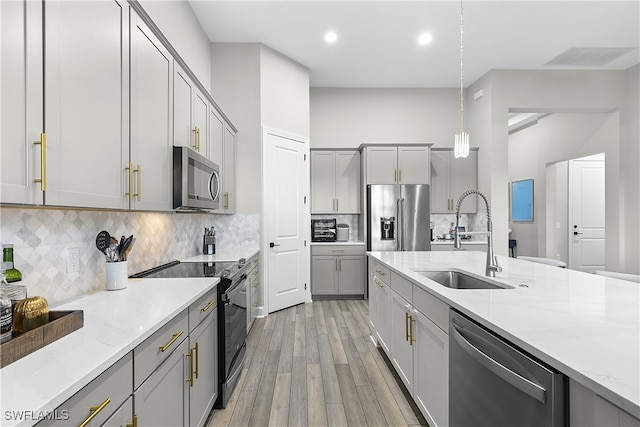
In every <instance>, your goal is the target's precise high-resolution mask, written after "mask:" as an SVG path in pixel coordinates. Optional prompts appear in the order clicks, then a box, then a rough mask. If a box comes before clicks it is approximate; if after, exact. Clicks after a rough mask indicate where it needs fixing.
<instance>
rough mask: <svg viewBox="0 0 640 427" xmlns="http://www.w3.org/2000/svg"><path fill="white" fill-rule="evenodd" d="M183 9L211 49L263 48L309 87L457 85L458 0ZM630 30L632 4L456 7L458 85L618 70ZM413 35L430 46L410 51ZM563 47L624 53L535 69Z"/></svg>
mask: <svg viewBox="0 0 640 427" xmlns="http://www.w3.org/2000/svg"><path fill="white" fill-rule="evenodd" d="M190 3H191V5H192V8H193V10H194V12H195V13H196V15H197V16H198V19H199V20H200V22H201V24H202V26H203V28H204V29H205V31H206V33H207V35H208V37H209V39H210V40H211V41H213V42H260V43H264V44H265V45H267V46H269V47H271V48H273V49H275V50H276V51H278V52H280V53H282V54H284V55H286V56H288V57H290V58H292V59H293V60H295V61H297V62H299V63H300V64H302V65H304V66H306V67H308V68H309V70H310V83H311V86H313V87H428V88H450V87H459V86H460V2H458V1H326V0H324V1H267V0H263V1H242V0H235V1H217V0H190ZM639 27H640V1H639V0H627V1H576V0H573V1H540V0H538V1H516V0H511V1H481V0H466V1H465V2H464V37H465V38H464V80H465V86H469V84H470V83H473V82H474V81H475V80H477V79H478V78H480V77H481V76H482V75H484V74H485V73H486V72H487V71H489V70H491V69H526V70H558V69H596V70H604V69H607V70H624V69H627V68H629V67H631V66H633V65H635V64H637V63H639V62H640V60H639V58H640V55H639V49H638V46H639V40H640V31H639ZM329 30H333V31H335V32H336V33H337V34H338V41H337V42H336V43H335V44H333V45H328V44H327V43H325V42H324V38H323V37H324V34H325V33H326V32H327V31H329ZM423 32H429V33H431V34H432V36H433V41H432V42H431V43H430V44H429V45H427V46H418V44H417V38H418V35H419V34H421V33H423ZM570 48H631V50H630V51H629V52H627V53H625V54H623V55H622V56H620V57H619V58H618V59H614V60H613V61H610V62H609V63H608V64H606V65H603V66H584V65H545V64H547V63H548V62H549V61H551V60H553V59H554V58H556V57H557V56H558V55H560V54H562V53H564V52H565V51H567V50H568V49H570ZM606 53H609V54H610V53H612V52H611V51H609V52H606ZM613 53H614V54H615V53H619V52H617V51H613ZM583 58H584V57H583Z"/></svg>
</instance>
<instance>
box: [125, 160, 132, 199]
mask: <svg viewBox="0 0 640 427" xmlns="http://www.w3.org/2000/svg"><path fill="white" fill-rule="evenodd" d="M124 170H126V171H129V192H128V193H124V194H126V195H127V196H129V200H133V164H132V163H131V162H129V166H127V167H126V168H124Z"/></svg>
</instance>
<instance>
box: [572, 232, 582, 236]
mask: <svg viewBox="0 0 640 427" xmlns="http://www.w3.org/2000/svg"><path fill="white" fill-rule="evenodd" d="M578 234H584V233H578V232H577V231H574V232H573V235H574V236H577V235H578Z"/></svg>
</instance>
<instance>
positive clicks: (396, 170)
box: [393, 169, 398, 182]
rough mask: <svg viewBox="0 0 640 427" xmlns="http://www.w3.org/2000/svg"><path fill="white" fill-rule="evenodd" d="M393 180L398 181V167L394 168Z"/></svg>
mask: <svg viewBox="0 0 640 427" xmlns="http://www.w3.org/2000/svg"><path fill="white" fill-rule="evenodd" d="M393 182H398V169H394V170H393Z"/></svg>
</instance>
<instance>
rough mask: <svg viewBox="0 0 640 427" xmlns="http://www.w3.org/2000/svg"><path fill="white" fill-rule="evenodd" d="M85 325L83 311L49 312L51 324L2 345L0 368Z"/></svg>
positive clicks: (0, 347)
mask: <svg viewBox="0 0 640 427" xmlns="http://www.w3.org/2000/svg"><path fill="white" fill-rule="evenodd" d="M83 325H84V312H83V311H82V310H74V311H49V323H47V324H45V325H42V326H39V327H37V328H35V329H32V330H30V331H27V332H25V333H24V334H22V335H18V336H17V337H13V338H11V339H10V340H9V341H7V342H4V343H2V344H0V368H4V367H5V366H7V365H10V364H11V363H13V362H15V361H16V360H18V359H22V358H23V357H25V356H26V355H28V354H31V353H33V352H34V351H36V350H39V349H41V348H42V347H44V346H45V345H48V344H51V343H52V342H54V341H55V340H57V339H59V338H62V337H64V336H65V335H68V334H70V333H71V332H73V331H75V330H77V329H80V328H82V326H83Z"/></svg>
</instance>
